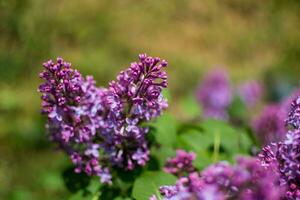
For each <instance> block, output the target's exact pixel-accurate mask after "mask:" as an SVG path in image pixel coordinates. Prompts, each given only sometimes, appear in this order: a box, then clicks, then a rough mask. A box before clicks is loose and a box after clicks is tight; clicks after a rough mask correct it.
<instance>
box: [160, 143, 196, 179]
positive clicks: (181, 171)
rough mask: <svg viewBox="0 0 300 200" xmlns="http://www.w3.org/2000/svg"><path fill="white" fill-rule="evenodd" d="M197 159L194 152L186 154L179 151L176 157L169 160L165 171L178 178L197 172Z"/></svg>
mask: <svg viewBox="0 0 300 200" xmlns="http://www.w3.org/2000/svg"><path fill="white" fill-rule="evenodd" d="M195 158H196V154H195V153H194V152H186V151H184V150H181V149H178V150H177V151H176V156H175V157H174V158H169V159H168V160H167V162H166V164H165V167H164V170H165V171H166V172H168V173H170V174H173V175H175V176H178V177H180V176H184V175H186V174H188V173H191V172H194V171H195V170H196V169H195V167H194V166H193V161H194V160H195Z"/></svg>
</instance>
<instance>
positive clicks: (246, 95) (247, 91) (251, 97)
mask: <svg viewBox="0 0 300 200" xmlns="http://www.w3.org/2000/svg"><path fill="white" fill-rule="evenodd" d="M238 92H239V96H240V97H241V99H242V100H243V101H244V102H245V104H246V105H247V106H248V107H253V106H255V105H256V104H257V103H258V101H259V100H261V98H262V95H263V87H262V85H261V84H260V83H259V82H257V81H255V80H251V81H247V82H245V83H243V84H242V85H241V86H240V87H239V89H238Z"/></svg>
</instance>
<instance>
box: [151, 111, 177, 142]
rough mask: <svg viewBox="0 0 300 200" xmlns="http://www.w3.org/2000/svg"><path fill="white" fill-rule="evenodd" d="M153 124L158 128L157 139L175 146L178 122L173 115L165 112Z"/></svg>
mask: <svg viewBox="0 0 300 200" xmlns="http://www.w3.org/2000/svg"><path fill="white" fill-rule="evenodd" d="M153 126H154V127H155V128H156V133H155V138H156V141H158V142H159V143H160V144H162V145H167V146H173V145H174V144H175V142H176V131H177V122H176V119H175V118H174V117H173V116H172V115H170V114H168V113H164V114H163V115H162V116H161V117H159V118H158V119H157V120H156V121H155V123H154V124H153Z"/></svg>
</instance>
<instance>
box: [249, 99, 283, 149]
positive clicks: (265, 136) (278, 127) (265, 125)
mask: <svg viewBox="0 0 300 200" xmlns="http://www.w3.org/2000/svg"><path fill="white" fill-rule="evenodd" d="M284 118H285V116H284V112H283V111H282V109H281V107H280V105H275V104H273V105H267V106H266V107H265V108H264V109H263V111H262V113H261V114H260V115H259V116H258V117H257V118H255V119H254V120H253V124H252V127H253V129H254V131H255V133H256V134H257V137H258V139H259V141H260V143H261V144H269V143H270V142H278V141H280V140H281V139H282V138H284V135H285V131H286V128H285V126H284Z"/></svg>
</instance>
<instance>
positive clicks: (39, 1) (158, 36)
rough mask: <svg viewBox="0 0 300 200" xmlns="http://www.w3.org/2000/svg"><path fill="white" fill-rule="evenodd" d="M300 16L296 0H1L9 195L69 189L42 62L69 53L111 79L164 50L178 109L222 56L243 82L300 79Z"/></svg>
mask: <svg viewBox="0 0 300 200" xmlns="http://www.w3.org/2000/svg"><path fill="white" fill-rule="evenodd" d="M299 19H300V3H299V1H297V0H286V1H279V0H266V1H259V0H257V1H253V0H224V1H216V0H213V1H209V0H205V1H198V0H189V1H182V0H173V1H150V0H144V1H133V0H122V1H109V0H102V1H97V0H85V1H83V0H73V1H67V0H63V1H59V0H53V1H46V0H0V127H1V129H0V157H1V162H0V198H1V197H3V198H1V199H65V198H66V196H68V193H67V192H66V190H65V188H64V186H63V184H62V182H61V179H60V171H61V169H62V168H64V167H65V165H66V163H67V161H66V158H65V156H64V155H62V154H60V153H57V152H56V151H54V150H53V146H51V145H50V144H49V142H48V141H47V139H46V137H45V134H44V122H45V119H44V118H42V117H41V116H40V114H39V103H40V101H39V94H38V93H37V91H36V89H37V87H38V84H39V82H40V81H39V80H38V76H37V74H38V72H39V71H40V70H41V63H42V62H43V61H45V60H47V59H49V58H55V57H57V56H62V57H64V58H65V59H66V60H69V61H71V62H72V63H73V66H75V67H77V68H78V69H80V71H82V73H83V74H85V75H86V74H93V75H94V76H95V78H96V80H97V81H98V84H99V85H106V84H107V82H108V81H109V80H111V79H113V78H114V77H115V75H116V74H117V72H118V71H119V70H120V69H124V68H126V67H127V66H128V65H129V63H130V62H131V61H134V60H136V58H137V55H138V53H140V52H146V53H148V54H150V55H154V56H160V57H162V58H165V59H167V60H168V61H169V63H170V67H169V69H168V72H169V79H170V91H171V95H172V96H173V100H174V101H172V103H173V105H172V106H171V109H172V110H174V112H177V111H178V109H177V108H176V106H174V105H176V103H177V101H178V99H180V98H181V97H184V96H185V95H187V94H190V93H191V92H193V90H194V89H195V88H196V86H197V83H198V81H199V79H200V77H201V76H202V75H203V74H204V73H205V72H206V71H208V70H209V69H211V67H214V66H215V65H222V66H224V67H225V68H226V69H228V71H229V72H230V75H231V77H232V79H233V80H234V82H239V81H242V80H244V79H248V78H251V77H252V78H253V77H255V78H260V79H263V78H264V79H266V82H267V83H269V82H270V79H271V82H270V84H269V85H271V86H272V83H273V82H274V80H273V79H275V82H276V80H277V79H280V80H283V81H285V82H290V83H291V84H294V85H296V84H298V74H299V72H300V66H299V63H300V34H299V31H300V28H299ZM266 77H267V78H266ZM270 77H272V78H270ZM268 81H269V82H268ZM276 86H277V85H276Z"/></svg>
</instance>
